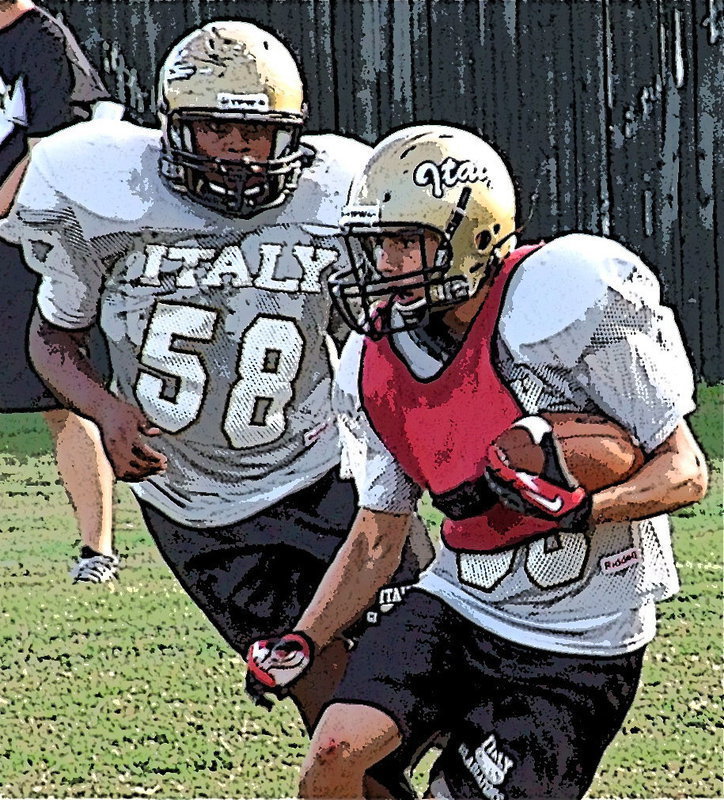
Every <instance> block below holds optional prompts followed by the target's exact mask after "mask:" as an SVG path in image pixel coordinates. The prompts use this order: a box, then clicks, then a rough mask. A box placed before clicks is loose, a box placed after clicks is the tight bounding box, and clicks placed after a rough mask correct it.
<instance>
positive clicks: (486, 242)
mask: <svg viewBox="0 0 724 800" xmlns="http://www.w3.org/2000/svg"><path fill="white" fill-rule="evenodd" d="M492 241H493V235H492V234H491V233H490V231H489V230H487V229H486V230H484V231H480V233H479V234H478V235H477V236H476V237H475V246H476V247H477V248H478V250H480V252H481V253H484V252H485V251H486V250H487V249H488V247H489V246H490V243H491V242H492Z"/></svg>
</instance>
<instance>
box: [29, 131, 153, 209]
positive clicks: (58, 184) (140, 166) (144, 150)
mask: <svg viewBox="0 0 724 800" xmlns="http://www.w3.org/2000/svg"><path fill="white" fill-rule="evenodd" d="M159 137H160V132H159V131H157V130H153V129H150V128H141V127H139V126H137V125H133V124H131V123H130V122H121V121H117V120H106V119H93V120H89V121H88V122H80V123H78V124H76V125H72V126H71V127H69V128H65V129H63V130H61V131H59V132H57V133H55V134H53V135H52V136H48V137H46V138H44V139H42V140H41V141H40V142H39V143H38V144H37V145H36V146H35V147H34V148H33V153H32V159H31V163H32V165H33V168H34V169H37V170H39V171H40V173H41V174H42V175H43V177H44V179H45V180H46V181H47V183H48V184H49V185H50V186H52V188H53V189H54V190H55V191H56V192H58V194H60V195H62V196H64V197H65V198H66V199H67V200H68V201H69V202H70V204H71V205H73V206H75V207H79V208H83V209H86V210H88V211H90V212H92V214H93V215H95V216H98V217H108V218H118V217H121V216H122V217H123V218H124V219H139V218H140V217H141V216H143V214H144V213H145V212H146V211H147V209H148V208H149V206H150V205H152V203H153V202H154V200H155V199H156V198H155V196H154V187H155V185H156V183H157V177H158V166H157V162H158V155H159V148H160V141H159ZM158 180H160V179H158Z"/></svg>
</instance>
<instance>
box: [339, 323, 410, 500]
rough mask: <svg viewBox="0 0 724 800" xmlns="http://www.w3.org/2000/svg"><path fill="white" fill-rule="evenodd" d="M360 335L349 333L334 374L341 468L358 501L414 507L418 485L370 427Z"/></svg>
mask: <svg viewBox="0 0 724 800" xmlns="http://www.w3.org/2000/svg"><path fill="white" fill-rule="evenodd" d="M363 342H364V340H363V338H362V337H361V336H360V335H359V334H355V333H353V334H351V335H350V337H349V338H348V340H347V343H346V344H345V346H344V349H343V351H342V355H341V358H340V364H339V368H338V370H337V374H336V377H335V383H334V390H333V402H334V409H335V413H336V414H337V420H338V423H339V430H340V436H341V440H342V471H343V473H345V474H346V475H347V477H351V478H353V479H354V481H355V484H356V486H357V492H358V493H359V505H360V506H361V507H362V508H368V509H370V510H372V511H384V512H388V513H391V514H407V513H412V512H414V511H415V507H416V504H417V500H418V498H419V497H420V494H421V492H420V488H419V487H418V486H417V485H416V484H415V483H414V481H412V480H411V479H410V478H409V477H408V476H407V475H406V474H405V473H404V472H403V471H402V468H401V467H400V465H399V464H398V463H397V461H396V460H395V458H394V456H393V455H392V454H391V453H390V451H389V450H388V449H387V448H386V447H385V445H384V444H383V443H382V442H381V441H380V439H379V437H378V436H377V434H376V433H375V431H374V430H373V429H372V426H371V424H370V422H369V419H368V418H367V415H366V413H365V411H364V409H363V408H362V404H361V402H360V395H359V373H360V360H361V356H362V345H363Z"/></svg>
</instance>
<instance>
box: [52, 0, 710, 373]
mask: <svg viewBox="0 0 724 800" xmlns="http://www.w3.org/2000/svg"><path fill="white" fill-rule="evenodd" d="M45 5H46V6H47V7H48V8H49V9H50V10H51V11H53V12H54V13H58V14H60V15H62V17H63V18H64V19H65V21H66V22H67V23H68V24H69V25H70V26H71V27H72V28H73V29H74V30H75V32H76V33H77V35H78V37H79V39H80V40H81V42H82V43H83V44H84V46H85V48H86V51H87V52H88V54H89V55H90V57H91V59H92V60H93V61H94V62H95V63H96V64H97V65H98V67H99V68H100V69H101V72H102V74H103V76H104V78H105V80H106V82H107V84H108V87H109V89H110V90H111V91H112V92H113V93H114V94H115V95H116V97H117V98H118V99H120V100H122V101H123V102H124V103H125V104H126V105H127V106H128V108H129V109H130V113H131V116H133V117H135V118H137V119H138V120H141V121H145V122H152V121H153V118H154V108H155V86H154V82H155V74H156V70H157V65H158V63H159V62H160V61H161V59H162V58H163V56H164V54H165V52H166V51H167V50H168V48H169V47H170V46H171V44H172V43H173V42H174V41H176V40H177V39H178V38H180V37H181V36H182V35H183V34H184V33H185V32H186V31H188V30H189V29H191V28H193V27H196V26H198V25H199V24H203V23H204V22H206V21H208V20H210V19H214V18H229V17H243V18H247V19H250V20H253V21H256V22H258V23H260V24H262V25H265V26H268V27H270V28H272V29H273V30H275V31H277V32H278V34H279V35H280V36H281V38H283V39H284V41H285V42H286V43H287V44H288V45H289V46H290V48H291V49H292V51H293V52H294V53H295V55H296V57H297V58H298V60H299V61H300V63H301V64H302V67H303V70H304V72H305V74H306V76H307V79H308V83H309V98H310V128H311V130H335V131H339V132H343V133H350V134H354V135H356V136H359V137H361V138H363V139H365V140H367V141H370V142H373V141H374V140H375V139H376V138H377V137H378V136H380V135H382V134H384V133H386V132H387V131H389V130H390V129H391V128H393V127H396V126H399V125H404V124H408V123H411V122H421V121H446V122H453V123H459V124H465V125H469V126H472V127H474V128H477V129H479V130H480V131H481V132H482V133H483V134H484V135H485V136H486V137H488V138H489V139H490V140H491V141H492V142H494V143H495V145H496V146H497V147H498V148H499V149H500V150H501V151H502V152H504V153H505V154H506V155H507V156H508V158H509V160H510V162H511V164H512V165H513V170H514V172H515V174H516V176H517V178H518V181H519V186H520V192H521V205H522V208H523V214H524V217H528V216H529V221H528V224H527V234H526V238H533V239H535V238H537V237H541V236H550V235H551V234H553V233H556V232H560V231H565V230H585V231H592V232H597V233H604V234H607V235H610V236H613V237H615V238H617V239H619V240H621V241H623V242H625V243H626V244H628V245H630V246H631V247H632V248H634V249H635V250H636V251H637V252H639V253H640V254H641V255H642V256H643V257H644V258H645V259H646V260H647V261H648V263H649V264H651V265H652V266H653V267H654V268H655V269H656V270H657V272H658V273H659V275H660V276H661V279H662V283H663V285H664V294H665V297H666V300H667V302H668V303H669V304H670V305H672V306H674V307H675V308H676V310H677V312H678V315H679V318H680V321H681V323H682V327H683V329H684V332H685V337H686V340H687V344H688V347H689V349H690V352H691V355H692V357H693V360H694V363H695V365H696V368H697V370H698V372H699V374H700V375H701V376H703V377H704V378H706V379H707V380H710V381H719V380H721V379H722V378H723V377H724V369H723V368H722V358H721V355H720V353H721V344H722V307H721V287H722V284H721V272H722V270H721V268H720V266H719V260H720V258H721V254H722V253H723V252H724V248H723V247H722V234H721V233H720V232H719V228H720V227H721V226H722V224H724V217H723V216H722V195H723V194H724V192H723V189H724V180H723V177H722V172H723V167H722V158H721V143H722V129H723V127H724V123H723V121H722V118H723V116H724V115H723V111H722V108H723V104H724V103H723V99H722V98H723V97H724V59H723V58H722V44H723V41H724V0H238V1H237V2H233V1H231V0H229V1H224V0H186V1H185V2H182V1H181V0H47V1H46V2H45Z"/></svg>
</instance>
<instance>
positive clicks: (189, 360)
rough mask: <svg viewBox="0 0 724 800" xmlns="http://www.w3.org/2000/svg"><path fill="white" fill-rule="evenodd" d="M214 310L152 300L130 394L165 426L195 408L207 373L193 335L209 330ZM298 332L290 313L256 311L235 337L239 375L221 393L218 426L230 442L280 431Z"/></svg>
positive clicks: (199, 338) (241, 443)
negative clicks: (224, 393)
mask: <svg viewBox="0 0 724 800" xmlns="http://www.w3.org/2000/svg"><path fill="white" fill-rule="evenodd" d="M218 318H219V312H218V311H215V310H213V309H209V308H203V307H201V306H193V305H189V304H177V303H164V302H159V303H157V304H156V306H155V308H154V310H153V314H152V315H151V319H150V320H149V323H148V327H147V328H146V332H145V336H144V340H143V345H142V348H141V352H140V354H139V361H140V363H141V364H142V365H143V366H144V367H146V368H147V369H141V370H139V373H138V379H137V381H136V396H137V398H138V402H139V403H140V405H141V408H142V409H143V411H144V412H145V414H146V415H147V416H148V418H149V419H150V420H151V421H152V422H154V423H155V424H156V425H158V426H159V427H160V428H163V430H166V431H170V432H171V433H178V431H181V430H183V429H184V428H187V427H188V426H189V425H191V424H192V423H193V422H194V421H195V420H196V419H197V417H198V416H199V414H200V412H201V407H202V405H203V402H204V398H205V397H206V390H207V385H208V382H209V374H208V372H207V370H206V368H205V366H204V362H203V360H202V358H201V356H200V355H199V354H198V353H196V352H194V351H193V349H192V344H191V343H193V342H210V341H211V340H212V339H213V338H214V334H215V329H216V325H217V321H218ZM303 353H304V339H303V338H302V334H301V332H300V330H299V328H298V327H297V324H296V323H295V322H294V320H292V319H281V318H277V317H269V316H264V315H260V316H258V317H256V319H255V320H254V321H253V322H252V323H251V325H249V327H248V328H247V329H246V330H245V331H244V333H243V334H242V336H241V338H240V341H239V355H238V359H237V363H236V373H237V375H238V380H237V381H236V382H235V383H234V384H233V385H232V387H231V391H230V392H229V396H228V398H227V400H226V406H225V409H224V417H223V423H222V427H223V430H224V433H225V434H226V437H227V438H228V440H229V443H230V445H231V446H232V447H236V448H240V449H241V448H249V447H259V446H261V445H267V444H270V443H271V442H274V441H276V440H277V439H279V438H281V436H283V434H284V431H285V430H286V426H287V419H286V408H287V406H288V405H289V403H290V402H291V400H292V397H293V394H294V391H293V382H294V379H295V378H296V377H297V374H298V373H299V368H300V366H301V362H302V355H303Z"/></svg>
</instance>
